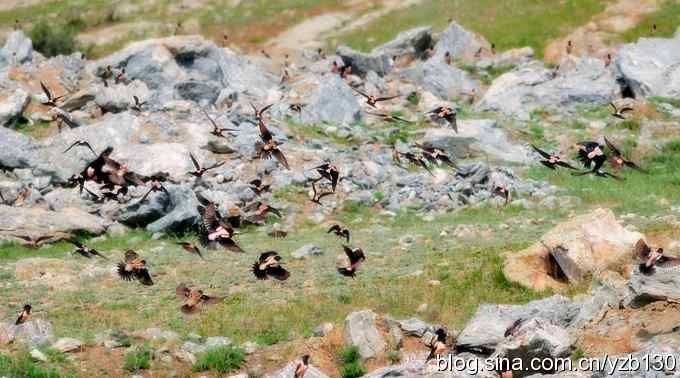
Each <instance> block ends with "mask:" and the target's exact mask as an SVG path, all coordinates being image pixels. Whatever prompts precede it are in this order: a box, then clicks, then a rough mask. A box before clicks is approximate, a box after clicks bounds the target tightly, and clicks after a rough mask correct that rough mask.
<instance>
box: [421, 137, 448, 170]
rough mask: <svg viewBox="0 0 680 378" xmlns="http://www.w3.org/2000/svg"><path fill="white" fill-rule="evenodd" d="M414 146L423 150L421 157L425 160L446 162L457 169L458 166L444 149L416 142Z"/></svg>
mask: <svg viewBox="0 0 680 378" xmlns="http://www.w3.org/2000/svg"><path fill="white" fill-rule="evenodd" d="M416 147H418V148H420V149H421V150H422V151H423V152H422V154H423V157H424V158H425V160H427V161H428V162H430V163H431V164H442V163H443V164H446V165H448V166H449V167H451V168H455V169H457V168H458V166H457V165H456V163H454V162H453V160H451V158H450V157H449V155H448V154H447V153H446V152H444V150H442V149H439V148H436V147H430V146H424V145H422V144H420V143H416Z"/></svg>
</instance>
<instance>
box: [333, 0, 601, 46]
mask: <svg viewBox="0 0 680 378" xmlns="http://www.w3.org/2000/svg"><path fill="white" fill-rule="evenodd" d="M606 3H607V2H606V1H603V0H566V1H562V2H556V1H553V0H512V1H496V0H477V1H469V0H433V1H429V2H428V3H427V6H424V5H415V6H412V7H409V8H407V9H403V10H397V11H393V12H390V13H389V14H387V15H385V16H383V17H380V18H378V19H377V20H375V21H374V22H372V23H370V24H369V25H367V26H366V27H363V28H360V29H357V30H355V31H352V32H349V33H348V34H345V35H344V36H341V38H340V40H341V41H342V42H345V43H347V44H349V45H350V46H352V47H354V48H357V49H359V50H364V51H368V50H370V49H372V48H373V47H376V46H378V45H380V44H382V43H385V42H387V41H389V40H390V39H392V38H394V37H395V36H396V35H397V34H398V33H399V32H401V31H403V30H407V29H410V28H414V27H417V26H422V25H432V26H433V27H434V28H435V29H437V30H442V29H444V28H445V27H446V26H447V25H448V19H449V18H453V19H454V20H456V21H457V22H458V23H460V24H461V25H463V26H464V27H465V28H468V29H470V30H473V31H475V32H478V33H480V34H481V35H483V36H484V37H486V39H487V40H489V41H491V42H493V43H495V44H496V47H497V48H498V49H499V50H505V49H509V48H515V47H523V46H531V47H533V48H534V50H535V52H536V55H537V57H538V58H541V57H542V56H543V50H544V48H545V46H546V45H547V44H548V42H550V41H551V40H553V39H555V38H558V37H560V36H561V35H564V34H566V33H568V32H569V30H571V29H573V28H575V27H577V26H580V25H583V24H586V23H587V22H588V20H590V18H591V17H592V16H593V15H595V14H597V13H599V12H601V11H602V10H604V7H605V5H606ZM368 36H370V37H368Z"/></svg>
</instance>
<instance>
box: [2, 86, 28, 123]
mask: <svg viewBox="0 0 680 378" xmlns="http://www.w3.org/2000/svg"><path fill="white" fill-rule="evenodd" d="M29 101H30V97H29V95H28V93H26V91H24V90H23V89H17V90H15V91H14V93H12V94H11V95H9V96H7V97H6V98H4V99H1V100H0V126H11V125H12V124H14V123H15V122H16V121H18V120H19V118H20V117H21V115H22V114H23V112H24V109H25V108H26V106H27V105H28V103H29Z"/></svg>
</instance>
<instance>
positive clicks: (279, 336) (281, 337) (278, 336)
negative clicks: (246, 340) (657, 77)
mask: <svg viewBox="0 0 680 378" xmlns="http://www.w3.org/2000/svg"><path fill="white" fill-rule="evenodd" d="M286 339H288V333H287V332H286V331H284V330H283V329H278V330H275V329H268V330H266V331H264V332H262V333H261V334H259V335H257V336H255V342H257V343H258V344H260V345H274V344H278V343H280V342H281V341H285V340H286Z"/></svg>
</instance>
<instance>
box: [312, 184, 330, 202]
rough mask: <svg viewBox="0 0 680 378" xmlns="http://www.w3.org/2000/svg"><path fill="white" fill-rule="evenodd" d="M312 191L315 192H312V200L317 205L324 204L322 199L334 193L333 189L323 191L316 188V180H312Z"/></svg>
mask: <svg viewBox="0 0 680 378" xmlns="http://www.w3.org/2000/svg"><path fill="white" fill-rule="evenodd" d="M312 192H313V194H312V199H311V201H312V202H314V203H315V204H317V205H322V206H323V204H322V203H321V199H322V198H324V197H327V196H330V195H332V194H334V193H333V191H330V190H327V191H321V192H320V191H318V190H317V189H316V182H314V181H312Z"/></svg>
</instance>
